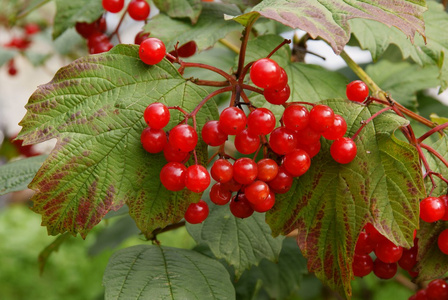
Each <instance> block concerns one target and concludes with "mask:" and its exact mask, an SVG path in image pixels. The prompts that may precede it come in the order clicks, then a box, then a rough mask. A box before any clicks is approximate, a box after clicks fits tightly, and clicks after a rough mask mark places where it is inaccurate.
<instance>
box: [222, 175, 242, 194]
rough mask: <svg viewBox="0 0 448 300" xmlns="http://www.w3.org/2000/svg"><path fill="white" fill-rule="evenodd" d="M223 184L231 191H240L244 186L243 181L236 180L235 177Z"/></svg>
mask: <svg viewBox="0 0 448 300" xmlns="http://www.w3.org/2000/svg"><path fill="white" fill-rule="evenodd" d="M223 185H224V186H223V188H226V189H228V190H229V191H231V192H238V191H239V190H240V189H241V187H242V186H243V185H242V184H241V183H239V182H236V181H235V179H233V178H232V179H231V180H229V181H227V182H225V183H223Z"/></svg>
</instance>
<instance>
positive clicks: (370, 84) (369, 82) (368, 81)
mask: <svg viewBox="0 0 448 300" xmlns="http://www.w3.org/2000/svg"><path fill="white" fill-rule="evenodd" d="M341 58H342V59H343V60H344V61H345V62H346V64H347V65H348V67H349V68H350V69H351V70H352V71H353V72H354V73H355V74H356V75H357V76H358V77H359V78H360V79H361V80H362V81H364V82H365V84H367V86H368V87H369V89H370V91H372V93H373V95H378V94H379V93H380V92H382V90H381V89H380V87H379V86H378V85H377V84H376V83H375V82H374V81H373V80H372V78H370V76H369V75H368V74H367V73H366V72H365V71H364V70H363V69H362V68H361V67H360V66H359V65H358V64H357V63H356V62H355V61H354V60H353V59H352V58H351V57H350V56H349V55H348V54H347V52H345V51H342V52H341Z"/></svg>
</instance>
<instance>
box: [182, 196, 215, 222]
mask: <svg viewBox="0 0 448 300" xmlns="http://www.w3.org/2000/svg"><path fill="white" fill-rule="evenodd" d="M208 214H209V208H208V205H207V203H206V202H205V201H204V200H199V202H198V203H191V204H190V205H189V206H188V208H187V211H186V212H185V216H184V217H185V221H187V222H188V223H190V224H199V223H202V222H203V221H204V220H205V219H207V217H208Z"/></svg>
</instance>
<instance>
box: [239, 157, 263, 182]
mask: <svg viewBox="0 0 448 300" xmlns="http://www.w3.org/2000/svg"><path fill="white" fill-rule="evenodd" d="M257 174H258V167H257V164H256V163H255V162H254V161H253V160H252V159H250V158H247V157H242V158H240V159H237V160H236V161H235V163H234V164H233V179H235V181H236V182H239V183H241V184H249V183H251V182H253V181H254V180H255V178H257Z"/></svg>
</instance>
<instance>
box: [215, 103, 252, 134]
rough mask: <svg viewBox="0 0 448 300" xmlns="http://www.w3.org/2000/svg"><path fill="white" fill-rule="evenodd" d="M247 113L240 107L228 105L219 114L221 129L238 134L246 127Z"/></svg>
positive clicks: (227, 132)
mask: <svg viewBox="0 0 448 300" xmlns="http://www.w3.org/2000/svg"><path fill="white" fill-rule="evenodd" d="M246 119H247V118H246V114H245V113H244V111H242V110H241V109H239V108H238V107H227V108H226V109H224V110H223V111H222V112H221V115H220V116H219V130H220V131H221V132H223V133H225V134H228V135H236V134H238V133H240V132H241V131H243V129H244V128H245V127H246Z"/></svg>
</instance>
